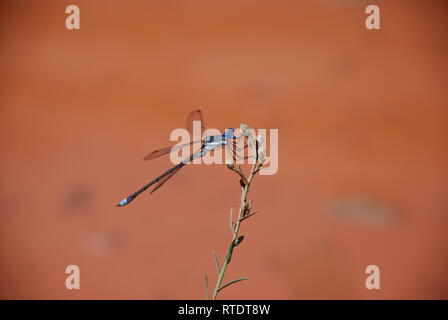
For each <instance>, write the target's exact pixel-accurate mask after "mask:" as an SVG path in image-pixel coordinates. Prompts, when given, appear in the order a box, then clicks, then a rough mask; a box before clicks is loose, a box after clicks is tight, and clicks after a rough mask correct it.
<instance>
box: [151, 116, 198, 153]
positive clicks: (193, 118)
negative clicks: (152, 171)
mask: <svg viewBox="0 0 448 320" xmlns="http://www.w3.org/2000/svg"><path fill="white" fill-rule="evenodd" d="M194 121H200V123H201V133H203V132H204V128H205V127H204V118H203V117H202V111H201V110H200V109H196V110H193V111H191V112H190V113H189V114H188V116H187V130H188V132H189V133H190V135H191V136H193V122H194ZM198 142H201V140H196V141H193V142H190V143H185V144H181V145H176V146H172V147H167V148H163V149H157V150H155V151H153V152H151V153H150V154H148V155H147V156H145V157H144V158H143V159H144V160H152V159H156V158H158V157H161V156H163V155H165V154H168V153H170V152H174V151H177V150H180V149H182V148H184V147H186V146H189V145H192V144H195V143H198Z"/></svg>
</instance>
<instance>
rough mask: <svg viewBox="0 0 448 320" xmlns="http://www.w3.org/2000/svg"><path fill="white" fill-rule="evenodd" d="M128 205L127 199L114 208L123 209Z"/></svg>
mask: <svg viewBox="0 0 448 320" xmlns="http://www.w3.org/2000/svg"><path fill="white" fill-rule="evenodd" d="M128 203H129V202H128V198H126V199H123V200H121V201H120V203H119V204H117V205H116V207H124V206H125V205H127V204H128Z"/></svg>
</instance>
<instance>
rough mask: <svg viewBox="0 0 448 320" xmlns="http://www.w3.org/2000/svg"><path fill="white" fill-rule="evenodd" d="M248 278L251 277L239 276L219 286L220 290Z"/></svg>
mask: <svg viewBox="0 0 448 320" xmlns="http://www.w3.org/2000/svg"><path fill="white" fill-rule="evenodd" d="M248 279H249V278H238V279H235V280H232V281H229V282H227V283H226V284H225V285H223V286H222V287H221V288H219V290H218V292H219V291H221V290H222V289H224V288H225V287H228V286H230V285H231V284H234V283H236V282H239V281H243V280H248Z"/></svg>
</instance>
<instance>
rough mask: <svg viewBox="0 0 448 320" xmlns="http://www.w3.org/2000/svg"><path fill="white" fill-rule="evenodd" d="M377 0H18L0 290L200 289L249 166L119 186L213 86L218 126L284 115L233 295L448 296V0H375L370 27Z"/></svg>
mask: <svg viewBox="0 0 448 320" xmlns="http://www.w3.org/2000/svg"><path fill="white" fill-rule="evenodd" d="M69 4H77V5H78V6H79V7H80V10H81V29H80V30H79V31H68V30H66V28H65V18H66V14H65V7H66V6H67V5H69ZM368 4H371V3H370V2H367V1H342V0H340V1H336V0H319V1H292V0H291V1H255V0H242V1H205V0H202V1H200V0H198V1H196V0H191V1H175V0H167V1H165V0H164V1H162V0H158V1H155V0H154V1H105V0H103V1H99V0H98V1H87V0H74V1H57V0H51V1H50V0H47V1H17V0H14V1H2V3H1V5H0V7H1V8H0V9H1V10H0V12H1V17H0V45H1V50H0V70H1V77H0V81H1V87H0V88H1V89H0V112H1V113H0V124H1V126H0V137H1V145H2V151H1V157H0V161H1V180H0V181H1V185H0V228H1V229H0V234H1V241H0V297H1V298H6V299H22V298H27V299H46V298H49V299H112V298H120V299H121V298H123V299H202V298H203V297H204V287H203V274H204V273H207V274H208V275H209V278H210V282H211V286H212V285H214V281H215V279H216V278H215V270H214V262H213V259H212V255H211V253H212V251H217V253H218V256H219V257H220V258H221V259H222V258H223V257H224V254H225V250H226V246H227V244H228V242H229V240H230V232H229V228H228V214H229V210H230V208H231V207H233V208H234V210H235V209H236V208H237V206H238V200H239V195H240V190H239V186H238V181H237V179H236V176H235V175H234V174H233V173H231V172H230V171H229V170H227V169H226V168H225V167H224V166H218V165H215V166H206V165H202V166H190V167H187V168H186V169H184V170H182V171H181V172H180V173H179V174H177V175H176V176H175V177H174V178H173V180H172V181H170V182H168V183H167V184H166V185H165V186H164V187H163V188H162V189H160V190H159V191H158V192H157V193H155V194H153V195H151V196H149V195H147V194H145V195H142V196H141V197H140V198H138V199H137V200H135V201H134V202H133V203H132V204H131V205H129V206H127V207H125V208H116V207H115V204H116V203H117V202H118V201H119V200H120V199H122V198H123V197H124V196H127V195H128V194H129V193H131V192H133V191H134V190H136V189H137V188H139V187H141V186H142V185H143V184H144V183H146V181H148V180H149V179H151V178H154V177H155V176H157V175H158V174H159V173H161V172H162V171H163V170H165V169H167V168H168V167H170V165H171V163H170V162H169V161H168V159H158V160H154V161H152V162H145V161H142V157H143V156H144V155H146V154H147V153H148V152H150V151H151V150H153V149H155V148H158V147H164V146H166V145H167V144H169V140H168V137H169V133H170V132H171V130H172V129H174V128H178V127H183V126H184V125H185V118H186V115H187V114H188V112H190V111H191V110H193V109H195V108H198V107H200V108H202V110H203V112H204V117H205V124H206V126H208V127H213V128H219V129H224V128H227V127H232V126H233V127H238V126H239V124H240V123H247V124H249V125H250V126H251V127H253V128H268V129H269V128H278V129H279V171H278V173H277V174H276V175H273V176H257V177H256V180H255V181H254V184H253V189H252V192H251V193H250V196H249V198H250V199H253V200H254V207H255V209H258V210H260V211H261V214H260V215H259V216H256V217H254V218H253V219H250V220H248V222H247V223H246V224H243V226H242V234H244V235H245V236H246V239H245V240H244V242H243V243H242V244H241V246H240V247H238V248H237V249H236V251H235V255H234V257H233V259H232V262H231V264H230V266H229V273H228V275H227V277H226V280H230V279H232V278H234V277H240V276H247V277H249V280H248V281H246V282H242V283H239V284H236V285H234V286H232V287H229V288H227V289H226V290H224V291H223V292H222V295H221V296H220V297H221V298H227V299H315V298H320V299H348V298H353V299H378V298H383V299H397V298H400V299H410V298H418V299H426V298H436V299H440V298H445V299H446V298H448V281H447V280H446V279H447V276H446V270H447V267H448V254H447V243H448V242H447V238H448V236H447V232H446V230H447V222H448V217H447V214H446V208H447V202H446V189H447V184H448V181H447V179H446V178H447V167H448V165H447V158H448V150H447V143H446V134H447V129H446V125H447V117H446V116H447V112H446V108H447V98H448V93H447V90H446V74H447V55H446V54H447V49H448V40H447V37H446V31H447V22H446V12H447V9H448V6H447V3H446V1H442V0H441V1H404V0H402V1H398V0H397V1H375V4H377V5H379V6H380V8H381V30H372V31H369V30H367V29H366V28H365V26H364V21H365V18H366V17H367V15H366V14H365V13H364V10H365V8H366V6H367V5H368ZM70 264H76V265H78V266H79V267H80V270H81V289H80V290H67V289H66V288H65V279H66V276H67V275H66V274H65V268H66V266H67V265H70ZM370 264H375V265H378V266H379V267H380V270H381V289H380V290H372V291H371V290H367V289H366V288H365V285H364V282H365V279H366V277H367V275H366V274H365V273H364V270H365V268H366V267H367V266H368V265H370Z"/></svg>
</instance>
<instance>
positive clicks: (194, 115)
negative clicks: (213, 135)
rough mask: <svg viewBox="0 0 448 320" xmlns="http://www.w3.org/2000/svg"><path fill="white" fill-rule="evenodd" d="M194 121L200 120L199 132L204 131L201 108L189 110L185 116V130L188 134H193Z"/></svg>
mask: <svg viewBox="0 0 448 320" xmlns="http://www.w3.org/2000/svg"><path fill="white" fill-rule="evenodd" d="M194 121H200V122H201V132H204V129H205V125H204V118H203V117H202V111H201V109H196V110H193V111H191V112H190V114H189V115H188V117H187V130H188V132H190V134H191V135H192V134H193V122H194Z"/></svg>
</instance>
